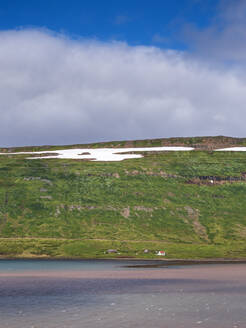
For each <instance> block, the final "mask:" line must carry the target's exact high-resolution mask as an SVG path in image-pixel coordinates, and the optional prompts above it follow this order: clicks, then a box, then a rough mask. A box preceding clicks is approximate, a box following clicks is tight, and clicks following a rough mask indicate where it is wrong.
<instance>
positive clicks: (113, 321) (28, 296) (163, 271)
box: [0, 260, 246, 328]
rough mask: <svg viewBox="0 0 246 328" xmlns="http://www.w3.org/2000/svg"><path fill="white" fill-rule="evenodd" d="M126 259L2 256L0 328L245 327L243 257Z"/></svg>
mask: <svg viewBox="0 0 246 328" xmlns="http://www.w3.org/2000/svg"><path fill="white" fill-rule="evenodd" d="M148 263H149V264H150V262H148ZM132 264H134V265H141V264H146V262H143V261H141V262H135V261H134V262H132V261H106V260H105V261H63V260H61V261H39V260H35V261H30V260H28V261H27V260H17V261H15V260H1V261H0V327H1V328H7V327H8V328H10V327H11V328H23V327H25V328H28V327H32V328H34V327H35V328H41V327H42V328H43V327H46V328H58V327H59V328H65V327H66V328H96V327H99V328H106V327H107V328H111V327H112V328H113V327H114V328H115V327H117V328H118V327H119V328H120V327H122V328H127V327H129V328H130V327H131V328H135V327H136V328H137V327H141V328H145V327H146V328H151V327H156V328H193V327H204V328H215V327H216V328H237V327H238V328H239V327H243V328H245V327H246V265H245V264H233V265H232V264H220V265H198V266H195V265H193V266H171V267H161V268H151V267H150V268H141V267H137V268H129V267H128V266H129V265H132Z"/></svg>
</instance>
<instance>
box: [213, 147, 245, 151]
mask: <svg viewBox="0 0 246 328" xmlns="http://www.w3.org/2000/svg"><path fill="white" fill-rule="evenodd" d="M216 151H246V147H231V148H222V149H216Z"/></svg>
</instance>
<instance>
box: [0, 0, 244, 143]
mask: <svg viewBox="0 0 246 328" xmlns="http://www.w3.org/2000/svg"><path fill="white" fill-rule="evenodd" d="M245 30H246V1H245V0H176V1H175V0H165V1H163V0H153V1H150V0H141V1H140V0H103V1H102V0H90V1H87V0H84V1H76V0H70V1H67V0H59V1H58V0H49V1H47V0H26V1H23V0H11V1H9V0H1V1H0V117H1V119H0V147H1V146H2V147H6V146H24V145H44V144H72V143H76V144H77V143H87V142H94V141H106V140H126V139H146V138H160V137H174V136H180V137H182V136H201V135H230V136H237V137H245V136H246V134H245V121H246V111H245V104H246V77H245V76H246V74H245V73H246V33H245Z"/></svg>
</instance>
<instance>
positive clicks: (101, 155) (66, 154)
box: [0, 147, 194, 161]
mask: <svg viewBox="0 0 246 328" xmlns="http://www.w3.org/2000/svg"><path fill="white" fill-rule="evenodd" d="M193 149H194V148H191V147H147V148H98V149H92V148H84V149H63V150H52V151H40V152H18V153H0V155H19V154H20V155H22V154H27V155H32V154H34V155H36V154H40V155H42V154H52V155H48V156H38V157H27V158H28V159H40V158H42V159H48V158H62V159H86V160H91V161H122V160H124V159H131V158H141V157H143V156H142V155H141V154H123V153H132V152H134V153H135V152H145V151H147V152H148V151H190V150H193Z"/></svg>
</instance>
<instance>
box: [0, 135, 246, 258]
mask: <svg viewBox="0 0 246 328" xmlns="http://www.w3.org/2000/svg"><path fill="white" fill-rule="evenodd" d="M173 140H174V141H173ZM161 145H187V146H194V147H195V148H196V150H195V151H192V152H159V153H154V152H153V153H146V154H145V157H144V158H141V159H134V160H133V159H130V160H125V161H122V162H89V161H82V160H61V159H42V160H40V159H35V160H29V159H26V158H25V156H24V155H16V156H15V155H4V156H3V155H2V156H0V256H5V257H37V256H38V257H43V256H49V257H69V258H70V257H83V258H86V257H90V258H96V257H102V258H103V257H138V258H153V257H156V253H155V252H156V251H157V250H162V249H164V250H166V252H167V257H168V258H223V257H225V258H243V257H246V243H245V237H246V152H214V151H212V149H214V148H219V147H230V146H239V145H246V142H245V139H232V138H225V137H217V138H211V137H210V138H185V139H182V138H179V139H158V140H144V141H136V142H134V141H131V142H129V141H128V142H114V143H104V144H93V145H87V146H88V147H109V146H114V147H116V146H119V147H124V146H125V147H129V146H130V147H132V146H136V147H142V146H161ZM78 146H80V145H76V146H70V147H67V148H71V147H75V148H78ZM87 146H86V147H87ZM81 147H82V146H81ZM83 147H85V146H83ZM57 148H64V147H28V148H20V149H17V148H16V149H10V150H9V149H3V148H2V149H0V152H6V153H7V152H8V151H13V150H14V151H23V150H27V151H31V150H35V151H38V150H41V149H42V150H47V149H51V150H54V149H57ZM108 249H116V250H117V251H118V253H119V254H115V253H112V254H107V250H108ZM145 249H148V253H144V250H145Z"/></svg>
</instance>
